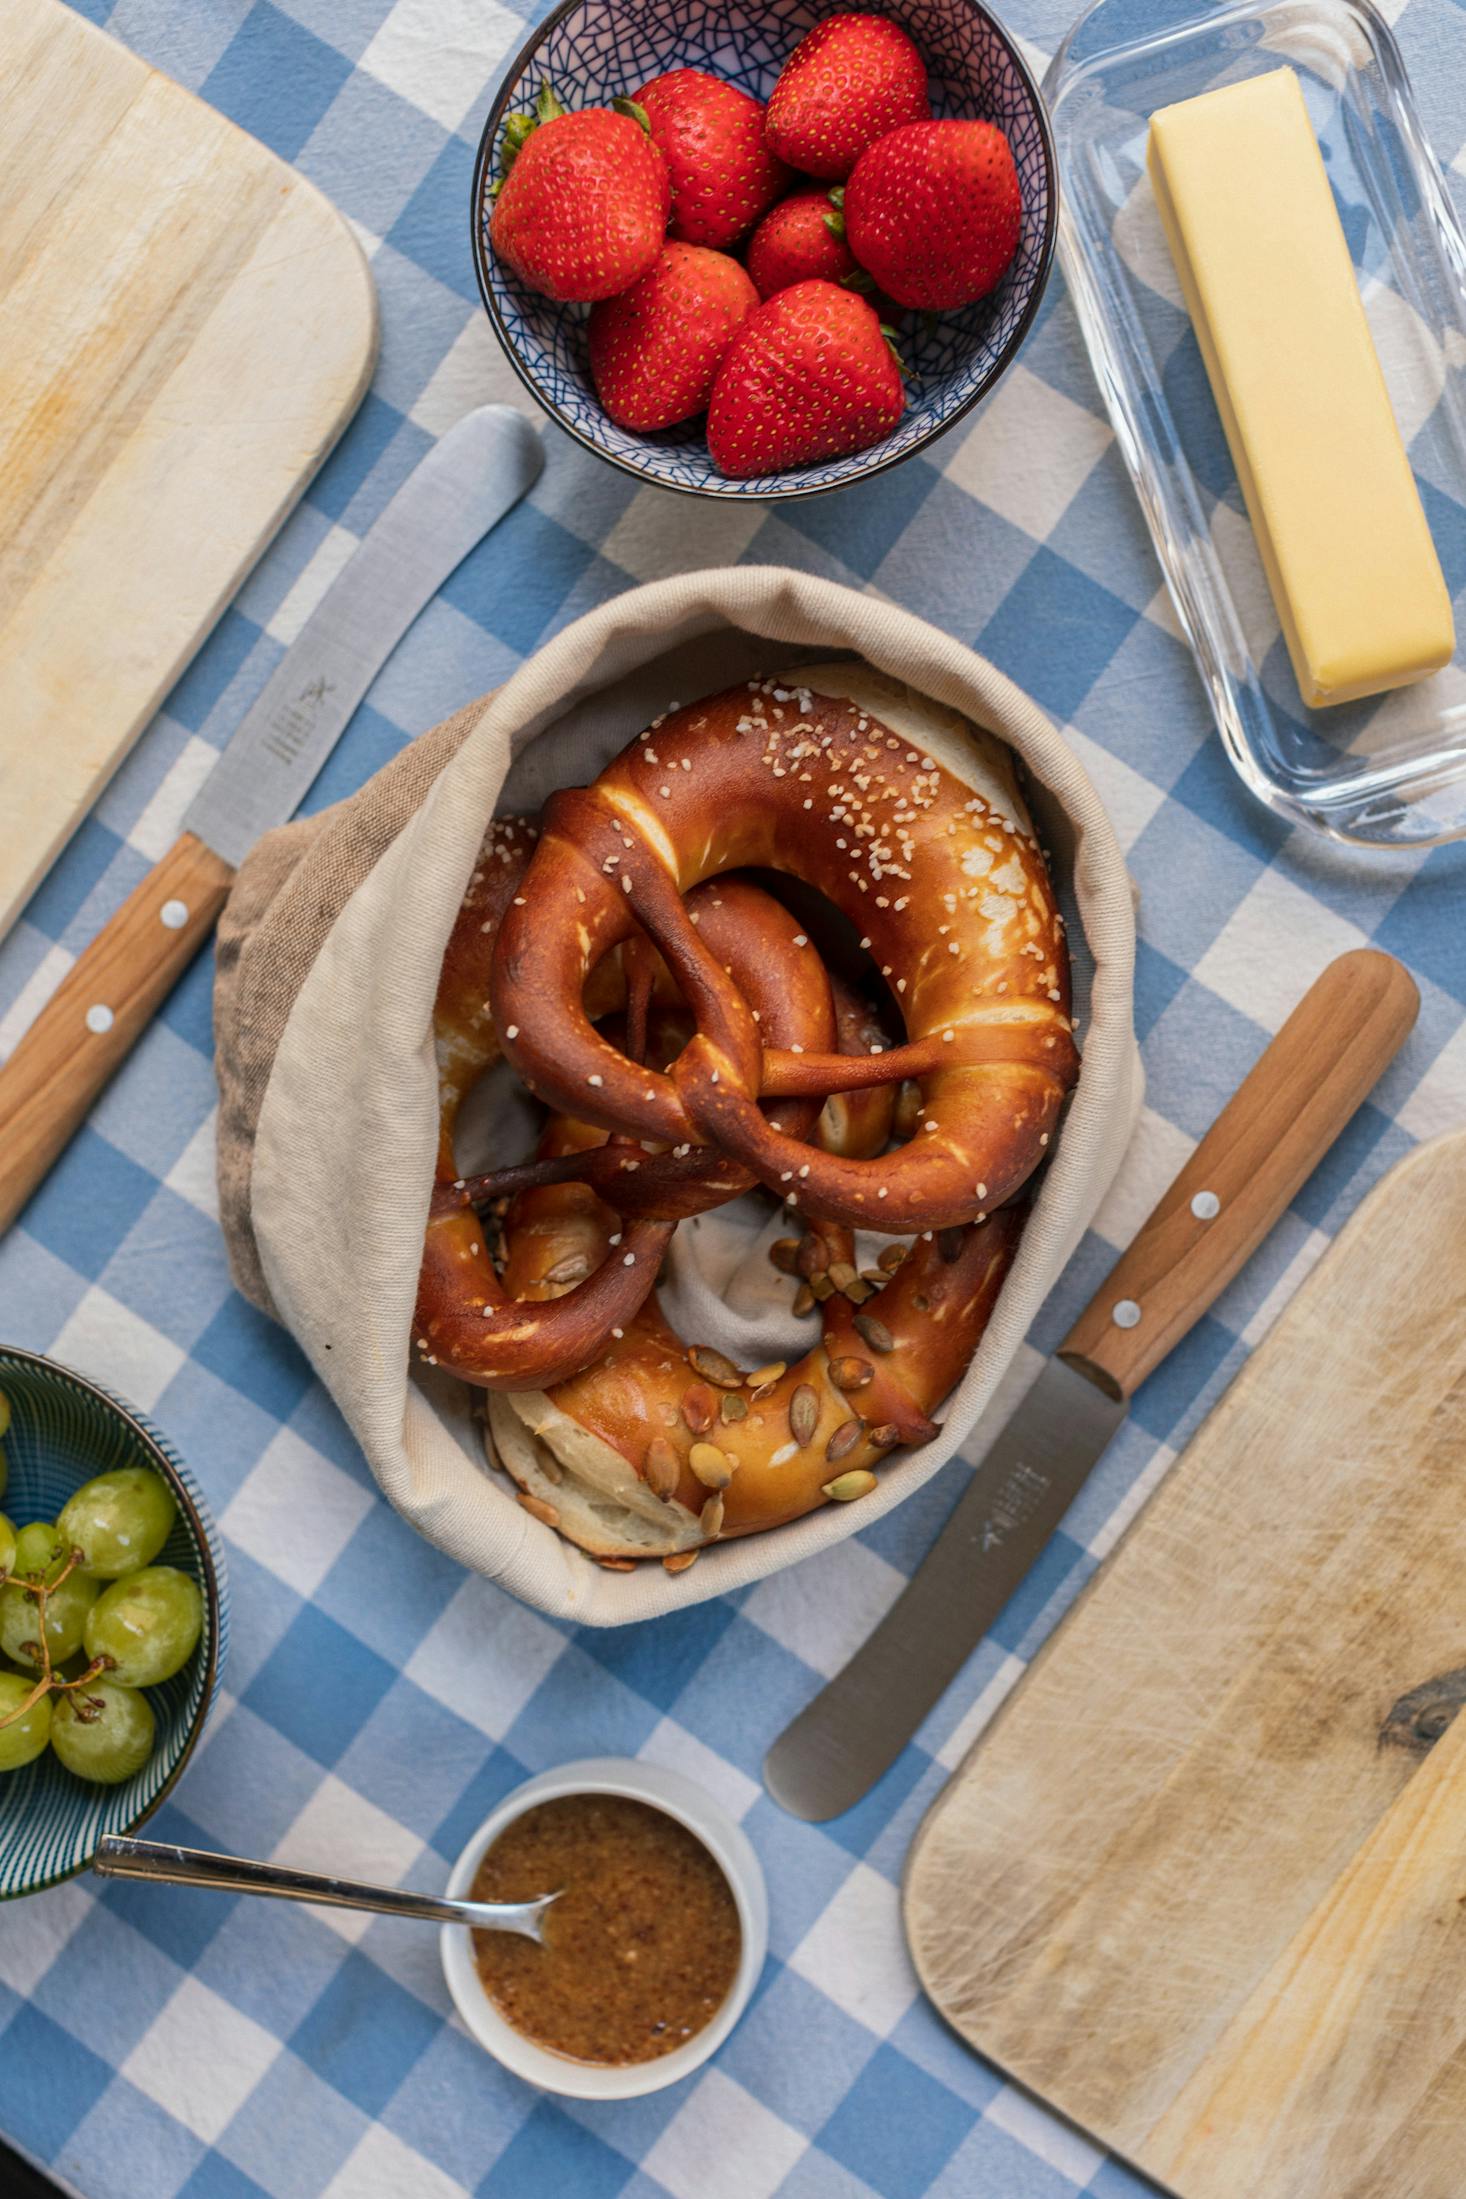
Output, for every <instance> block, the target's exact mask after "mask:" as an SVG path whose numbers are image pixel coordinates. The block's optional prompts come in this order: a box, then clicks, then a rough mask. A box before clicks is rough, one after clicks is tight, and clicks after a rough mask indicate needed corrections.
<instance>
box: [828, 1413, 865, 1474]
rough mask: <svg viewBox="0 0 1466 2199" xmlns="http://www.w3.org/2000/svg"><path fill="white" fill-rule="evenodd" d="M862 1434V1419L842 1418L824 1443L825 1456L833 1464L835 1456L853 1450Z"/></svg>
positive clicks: (840, 1455)
mask: <svg viewBox="0 0 1466 2199" xmlns="http://www.w3.org/2000/svg"><path fill="white" fill-rule="evenodd" d="M864 1434H865V1422H864V1421H863V1420H842V1421H841V1423H840V1425H839V1427H838V1428H837V1429H836V1430H835V1432H834V1434H833V1435H832V1436H831V1437H830V1440H829V1442H828V1443H827V1444H826V1445H825V1457H826V1458H827V1459H829V1461H830V1462H831V1464H832V1465H833V1464H834V1462H835V1460H836V1459H837V1458H843V1457H844V1456H845V1454H846V1452H847V1451H853V1450H854V1448H855V1446H856V1444H857V1443H858V1442H859V1441H860V1439H861V1437H862V1436H863V1435H864Z"/></svg>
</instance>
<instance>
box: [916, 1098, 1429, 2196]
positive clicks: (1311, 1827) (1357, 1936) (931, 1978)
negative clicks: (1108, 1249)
mask: <svg viewBox="0 0 1466 2199" xmlns="http://www.w3.org/2000/svg"><path fill="white" fill-rule="evenodd" d="M1463 1695H1466V1133H1457V1134H1453V1135H1452V1136H1450V1137H1448V1138H1442V1139H1439V1140H1437V1141H1436V1142H1435V1143H1433V1144H1431V1145H1427V1146H1423V1147H1421V1148H1419V1149H1418V1150H1417V1151H1415V1152H1414V1153H1412V1154H1410V1155H1409V1156H1408V1157H1407V1158H1406V1159H1405V1160H1403V1161H1401V1162H1400V1163H1399V1165H1398V1166H1397V1167H1396V1168H1394V1169H1393V1170H1392V1171H1391V1172H1390V1174H1389V1175H1388V1176H1386V1177H1385V1179H1384V1180H1383V1182H1382V1183H1380V1184H1379V1185H1378V1186H1377V1188H1376V1189H1375V1190H1374V1191H1373V1192H1372V1193H1371V1195H1370V1196H1369V1197H1368V1198H1367V1199H1366V1200H1365V1202H1364V1204H1363V1205H1362V1207H1361V1208H1360V1210H1359V1212H1358V1213H1357V1214H1356V1215H1355V1216H1354V1217H1353V1218H1352V1219H1351V1221H1350V1222H1349V1224H1348V1225H1347V1227H1346V1228H1345V1229H1344V1230H1343V1232H1342V1233H1341V1235H1340V1237H1339V1238H1338V1240H1337V1242H1336V1243H1335V1244H1334V1246H1333V1247H1332V1248H1331V1249H1330V1251H1329V1252H1328V1253H1327V1254H1325V1256H1324V1258H1323V1260H1322V1261H1321V1262H1320V1264H1319V1265H1318V1267H1317V1268H1316V1269H1315V1270H1314V1271H1313V1273H1312V1274H1311V1275H1310V1276H1309V1277H1308V1278H1307V1280H1306V1281H1305V1282H1304V1283H1303V1285H1302V1287H1301V1288H1300V1289H1299V1291H1298V1292H1297V1294H1296V1295H1295V1297H1294V1298H1293V1300H1292V1302H1291V1304H1290V1305H1289V1306H1288V1308H1287V1310H1286V1311H1285V1313H1284V1314H1283V1316H1282V1318H1281V1319H1280V1320H1279V1321H1278V1322H1277V1323H1276V1325H1275V1326H1274V1327H1273V1329H1272V1330H1271V1332H1270V1333H1269V1334H1268V1336H1267V1337H1266V1338H1265V1339H1264V1341H1263V1342H1262V1344H1260V1345H1259V1347H1258V1348H1257V1350H1256V1351H1255V1352H1254V1353H1253V1355H1252V1357H1251V1359H1250V1360H1249V1361H1248V1363H1247V1365H1246V1366H1245V1367H1244V1368H1243V1370H1242V1372H1241V1373H1240V1374H1239V1375H1238V1377H1237V1379H1236V1380H1235V1381H1234V1382H1233V1384H1232V1386H1231V1388H1230V1389H1229V1390H1228V1391H1227V1393H1226V1395H1225V1396H1224V1397H1223V1398H1222V1400H1221V1402H1220V1404H1218V1406H1217V1407H1216V1409H1215V1410H1214V1411H1213V1413H1212V1414H1211V1416H1210V1417H1209V1419H1208V1420H1207V1421H1206V1423H1205V1425H1204V1426H1203V1427H1202V1428H1201V1430H1200V1431H1199V1433H1198V1434H1197V1436H1196V1438H1195V1439H1194V1441H1193V1442H1192V1444H1191V1445H1190V1448H1189V1449H1188V1450H1187V1451H1186V1453H1185V1455H1184V1456H1183V1457H1182V1458H1181V1459H1180V1460H1179V1461H1178V1463H1177V1464H1176V1466H1175V1467H1174V1468H1173V1469H1172V1471H1171V1473H1170V1475H1169V1476H1168V1477H1167V1479H1166V1481H1165V1482H1164V1483H1163V1484H1162V1486H1161V1489H1160V1491H1159V1493H1158V1494H1157V1495H1156V1497H1155V1498H1154V1499H1153V1500H1152V1501H1151V1503H1150V1505H1149V1506H1148V1508H1147V1509H1146V1510H1145V1511H1144V1512H1143V1513H1142V1514H1141V1516H1140V1518H1139V1520H1138V1521H1137V1522H1136V1524H1135V1525H1134V1526H1132V1527H1131V1529H1130V1531H1129V1533H1128V1534H1127V1535H1126V1537H1125V1539H1124V1540H1123V1542H1122V1543H1121V1544H1120V1546H1119V1547H1118V1549H1117V1550H1116V1551H1115V1552H1114V1554H1113V1555H1112V1556H1111V1557H1110V1559H1109V1560H1108V1561H1107V1563H1106V1564H1105V1565H1104V1566H1103V1568H1102V1569H1101V1571H1100V1572H1099V1574H1098V1575H1097V1576H1096V1579H1095V1580H1094V1581H1093V1582H1092V1583H1091V1585H1090V1587H1089V1589H1088V1590H1087V1591H1086V1593H1085V1595H1084V1596H1083V1598H1082V1599H1081V1601H1080V1602H1079V1603H1078V1604H1077V1605H1076V1607H1075V1609H1074V1611H1073V1612H1072V1613H1071V1614H1070V1615H1069V1617H1068V1619H1067V1620H1066V1622H1065V1623H1064V1625H1063V1626H1062V1627H1061V1628H1060V1629H1059V1630H1058V1633H1057V1634H1056V1635H1055V1637H1054V1638H1053V1639H1052V1641H1051V1642H1050V1643H1049V1644H1048V1645H1047V1646H1046V1648H1045V1649H1044V1651H1043V1652H1042V1653H1041V1655H1040V1656H1039V1657H1038V1658H1037V1659H1036V1660H1035V1662H1034V1665H1033V1667H1032V1669H1031V1670H1030V1672H1029V1673H1028V1674H1027V1675H1026V1676H1025V1678H1024V1680H1023V1681H1022V1682H1021V1683H1020V1685H1019V1686H1018V1687H1017V1688H1016V1689H1015V1691H1014V1693H1013V1695H1012V1696H1011V1697H1010V1699H1009V1700H1008V1702H1007V1703H1006V1704H1005V1705H1004V1707H1003V1709H1002V1710H1001V1711H1000V1712H999V1714H998V1716H997V1718H996V1719H995V1721H994V1723H993V1725H992V1726H991V1727H990V1728H989V1730H988V1732H987V1733H986V1734H985V1735H984V1736H983V1738H982V1739H981V1740H980V1741H979V1742H978V1743H977V1745H976V1747H975V1748H974V1749H973V1751H972V1752H971V1753H970V1755H969V1756H968V1757H967V1760H966V1762H965V1763H964V1764H963V1765H962V1767H961V1769H960V1770H959V1771H958V1772H957V1774H956V1775H955V1777H954V1778H953V1780H952V1781H951V1783H950V1785H949V1786H948V1787H947V1788H946V1789H945V1790H944V1791H943V1793H942V1795H941V1796H940V1797H939V1799H938V1800H937V1802H936V1804H935V1806H934V1807H933V1809H932V1810H931V1812H930V1814H929V1815H928V1817H927V1819H926V1821H925V1823H924V1825H923V1826H922V1828H921V1830H920V1832H919V1833H918V1835H917V1839H916V1843H915V1846H914V1848H913V1850H912V1855H911V1860H910V1864H909V1868H908V1875H907V1883H906V1897H905V1898H906V1922H907V1929H908V1933H909V1937H910V1941H911V1947H912V1951H913V1954H914V1956H915V1960H916V1965H917V1968H918V1970H919V1972H920V1974H921V1978H922V1982H923V1984H924V1985H925V1986H926V1989H927V1991H928V1992H929V1993H930V1994H931V1996H932V1998H933V2000H934V2001H935V2002H936V2004H937V2006H938V2007H939V2008H940V2009H941V2011H942V2012H943V2014H944V2015H945V2016H946V2017H947V2018H948V2019H949V2021H950V2022H951V2023H953V2024H954V2025H955V2026H956V2028H957V2029H958V2031H960V2032H961V2033H962V2035H963V2037H964V2038H966V2039H967V2040H968V2041H969V2042H970V2043H971V2044H972V2045H973V2046H974V2047H976V2048H977V2049H978V2050H979V2051H980V2052H981V2053H983V2054H985V2055H987V2056H989V2057H990V2058H991V2059H992V2060H993V2061H995V2062H997V2063H998V2064H1000V2065H1001V2067H1002V2068H1003V2069H1005V2070H1006V2071H1007V2072H1008V2073H1009V2074H1010V2075H1011V2076H1013V2077H1015V2078H1017V2079H1018V2080H1020V2081H1021V2082H1022V2083H1023V2084H1025V2085H1027V2086H1029V2087H1030V2088H1031V2089H1032V2090H1033V2091H1035V2092H1037V2093H1039V2094H1041V2095H1042V2096H1043V2098H1044V2099H1045V2100H1047V2101H1048V2102H1049V2103H1050V2104H1051V2105H1052V2106H1054V2107H1055V2108H1057V2109H1058V2110H1060V2112H1061V2113H1063V2114H1065V2115H1067V2116H1069V2117H1070V2118H1072V2119H1073V2120H1074V2121H1075V2122H1077V2123H1079V2124H1081V2125H1083V2127H1084V2128H1085V2129H1086V2130H1088V2131H1090V2132H1091V2133H1092V2134H1093V2135H1094V2136H1095V2137H1096V2138H1097V2139H1099V2140H1101V2141H1102V2142H1103V2143H1104V2144H1105V2145H1107V2146H1109V2147H1111V2148H1113V2149H1114V2150H1115V2151H1116V2152H1118V2153H1119V2154H1121V2155H1123V2156H1124V2157H1126V2158H1127V2159H1128V2160H1130V2161H1131V2162H1133V2163H1134V2164H1135V2165H1136V2166H1137V2167H1138V2168H1139V2169H1141V2170H1142V2171H1144V2172H1145V2173H1147V2174H1149V2175H1150V2176H1152V2177H1154V2178H1155V2179H1156V2180H1157V2181H1158V2182H1159V2183H1161V2184H1162V2185H1164V2186H1165V2187H1167V2188H1168V2189H1169V2190H1171V2191H1174V2192H1176V2193H1179V2194H1182V2195H1183V2199H1461V2194H1462V2192H1463V2191H1466V1718H1462V1719H1460V1720H1459V1721H1457V1722H1456V1723H1455V1724H1454V1725H1452V1724H1451V1723H1450V1720H1451V1717H1452V1714H1453V1712H1454V1710H1455V1708H1456V1707H1457V1706H1458V1705H1459V1703H1460V1701H1461V1700H1462V1697H1463ZM1442 1732H1444V1734H1445V1738H1444V1739H1440V1740H1439V1741H1438V1744H1437V1745H1435V1746H1432V1745H1431V1743H1432V1740H1433V1739H1434V1737H1435V1736H1437V1735H1438V1734H1440V1733H1442Z"/></svg>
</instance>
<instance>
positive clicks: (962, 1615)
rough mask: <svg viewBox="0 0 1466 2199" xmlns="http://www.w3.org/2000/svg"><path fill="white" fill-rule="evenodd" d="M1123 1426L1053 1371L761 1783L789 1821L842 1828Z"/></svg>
mask: <svg viewBox="0 0 1466 2199" xmlns="http://www.w3.org/2000/svg"><path fill="white" fill-rule="evenodd" d="M1124 1417H1125V1406H1124V1403H1123V1401H1122V1400H1121V1399H1120V1398H1118V1397H1107V1396H1106V1395H1105V1393H1104V1392H1103V1391H1102V1390H1099V1389H1096V1387H1095V1385H1094V1383H1093V1382H1091V1381H1090V1380H1089V1378H1088V1377H1087V1376H1086V1375H1083V1374H1080V1373H1079V1372H1078V1371H1077V1370H1076V1369H1075V1368H1073V1367H1070V1366H1067V1365H1066V1364H1065V1362H1064V1361H1063V1360H1062V1359H1050V1360H1048V1361H1047V1362H1046V1364H1045V1365H1044V1366H1043V1367H1042V1368H1041V1369H1040V1371H1039V1375H1038V1379H1037V1381H1036V1382H1035V1383H1034V1385H1033V1387H1032V1389H1031V1390H1029V1392H1028V1394H1027V1396H1026V1397H1025V1398H1024V1400H1023V1402H1022V1404H1021V1405H1020V1406H1019V1407H1018V1410H1017V1411H1016V1412H1015V1413H1014V1415H1013V1418H1012V1419H1011V1420H1010V1421H1009V1422H1008V1425H1007V1427H1006V1428H1004V1429H1003V1431H1002V1433H1001V1434H1000V1435H999V1436H998V1438H997V1440H996V1442H995V1443H994V1444H993V1447H992V1449H991V1450H990V1451H989V1452H988V1454H987V1456H986V1458H984V1459H983V1461H982V1463H981V1465H980V1466H979V1467H978V1469H977V1471H976V1472H975V1473H974V1475H973V1477H972V1480H971V1482H970V1483H969V1485H968V1487H967V1489H966V1490H965V1491H964V1493H963V1495H962V1497H961V1498H960V1499H959V1501H958V1503H957V1505H956V1507H955V1509H954V1510H953V1513H952V1516H951V1518H950V1519H949V1520H948V1521H947V1524H946V1526H945V1527H944V1528H943V1529H942V1531H941V1533H940V1534H939V1535H938V1537H937V1539H936V1541H935V1543H934V1544H933V1545H932V1548H931V1552H930V1554H929V1555H928V1557H927V1558H926V1559H925V1561H924V1563H923V1564H921V1565H920V1566H918V1568H917V1570H916V1572H915V1573H914V1574H913V1575H912V1577H911V1579H910V1580H909V1581H908V1582H907V1584H906V1586H905V1588H903V1589H902V1591H901V1593H900V1595H899V1596H898V1597H897V1598H896V1601H895V1602H894V1603H893V1604H892V1606H891V1608H890V1610H889V1611H888V1612H887V1613H886V1615H885V1617H884V1618H883V1619H882V1620H881V1622H880V1624H879V1625H878V1626H877V1627H876V1629H875V1631H874V1632H873V1633H872V1634H871V1635H870V1637H869V1639H868V1640H867V1641H865V1642H864V1643H863V1644H862V1645H861V1647H860V1648H859V1649H858V1650H857V1651H856V1653H855V1655H854V1656H853V1657H852V1658H851V1660H850V1662H849V1663H848V1664H847V1665H846V1666H845V1667H844V1668H843V1670H842V1671H840V1672H837V1673H836V1675H835V1677H834V1679H833V1680H831V1681H830V1683H829V1685H828V1686H827V1687H825V1688H822V1689H821V1690H820V1692H819V1694H818V1695H816V1696H815V1698H814V1700H813V1702H811V1703H809V1704H808V1705H807V1706H806V1707H805V1709H803V1710H802V1711H801V1712H800V1714H799V1716H798V1717H797V1718H796V1719H795V1720H794V1721H793V1723H792V1724H791V1725H788V1726H786V1727H785V1729H784V1731H783V1732H782V1733H781V1734H780V1736H779V1738H778V1740H777V1741H776V1742H775V1743H774V1745H773V1747H772V1748H771V1749H770V1750H769V1753H768V1755H767V1757H766V1758H765V1760H764V1784H765V1785H766V1786H767V1788H768V1790H769V1792H770V1794H771V1795H772V1796H773V1798H774V1800H775V1801H776V1802H778V1803H781V1804H782V1805H783V1807H784V1808H785V1809H786V1810H788V1811H789V1812H790V1813H791V1815H793V1816H795V1817H804V1818H811V1819H820V1818H826V1817H838V1816H839V1815H840V1813H841V1811H842V1810H848V1809H850V1808H852V1807H853V1806H854V1804H855V1803H857V1802H858V1801H859V1800H860V1798H861V1796H862V1795H863V1794H865V1793H866V1792H867V1791H868V1789H869V1788H870V1787H872V1786H873V1785H874V1784H875V1782H876V1780H877V1779H879V1778H880V1777H881V1774H882V1773H883V1772H885V1771H887V1770H889V1768H890V1766H891V1765H892V1764H894V1762H895V1761H896V1758H897V1757H898V1756H899V1755H900V1753H901V1751H902V1749H903V1748H904V1747H905V1746H906V1743H907V1742H908V1741H909V1740H910V1738H911V1736H912V1734H913V1733H914V1732H915V1731H916V1729H917V1727H918V1726H919V1725H920V1724H921V1721H922V1719H923V1718H924V1717H925V1716H926V1714H927V1712H928V1711H929V1710H930V1709H931V1707H932V1705H933V1703H935V1702H936V1701H937V1700H938V1699H939V1698H940V1697H941V1696H942V1695H943V1694H944V1693H945V1692H946V1689H947V1687H948V1685H949V1684H950V1682H951V1681H952V1680H953V1679H955V1677H956V1675H957V1673H958V1672H959V1671H960V1670H961V1668H962V1666H963V1665H964V1664H965V1663H966V1662H967V1659H968V1657H969V1656H970V1655H971V1653H972V1651H973V1650H974V1649H975V1648H976V1647H977V1644H978V1643H979V1642H980V1641H981V1640H982V1637H983V1635H984V1634H986V1633H987V1631H988V1629H989V1628H990V1627H991V1626H992V1625H993V1623H994V1621H995V1620H996V1619H997V1618H998V1617H999V1616H1000V1614H1001V1613H1002V1610H1003V1607H1004V1605H1005V1604H1006V1603H1007V1601H1008V1599H1009V1597H1010V1596H1011V1595H1012V1594H1013V1592H1014V1590H1015V1589H1016V1588H1017V1587H1018V1586H1019V1585H1020V1583H1021V1582H1022V1581H1023V1579H1024V1578H1025V1576H1026V1575H1027V1573H1028V1571H1029V1568H1030V1567H1031V1566H1032V1565H1033V1562H1034V1560H1035V1559H1036V1558H1037V1557H1038V1555H1039V1553H1040V1551H1041V1550H1042V1549H1043V1547H1044V1545H1045V1543H1046V1542H1047V1541H1048V1539H1049V1537H1050V1535H1052V1534H1053V1532H1054V1530H1055V1528H1056V1527H1057V1526H1058V1525H1059V1522H1060V1521H1061V1520H1062V1518H1063V1517H1064V1514H1065V1513H1066V1512H1067V1511H1068V1509H1069V1506H1070V1505H1071V1504H1072V1502H1073V1501H1074V1498H1075V1496H1076V1495H1077V1494H1078V1492H1079V1489H1080V1488H1081V1486H1082V1484H1083V1482H1084V1480H1085V1477H1086V1476H1087V1475H1088V1473H1089V1471H1090V1468H1091V1467H1092V1466H1093V1465H1094V1464H1095V1461H1096V1460H1097V1459H1098V1458H1099V1456H1100V1453H1101V1452H1102V1451H1103V1450H1104V1448H1105V1446H1106V1444H1107V1443H1108V1442H1109V1440H1110V1438H1111V1436H1112V1435H1113V1434H1114V1433H1115V1430H1116V1429H1117V1428H1118V1427H1119V1425H1120V1423H1121V1421H1122V1420H1123V1419H1124Z"/></svg>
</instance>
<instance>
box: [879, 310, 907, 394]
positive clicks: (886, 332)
mask: <svg viewBox="0 0 1466 2199" xmlns="http://www.w3.org/2000/svg"><path fill="white" fill-rule="evenodd" d="M881 334H882V335H883V336H884V337H885V339H886V349H887V351H889V352H890V354H891V357H892V358H893V359H894V360H895V362H896V372H897V373H898V374H899V375H900V377H901V379H902V381H903V382H909V381H910V379H911V370H910V368H909V367H908V366H907V364H906V361H905V360H904V359H903V358H902V356H901V353H900V351H899V350H898V348H897V345H896V331H895V329H894V328H887V326H886V324H885V322H884V321H882V323H881Z"/></svg>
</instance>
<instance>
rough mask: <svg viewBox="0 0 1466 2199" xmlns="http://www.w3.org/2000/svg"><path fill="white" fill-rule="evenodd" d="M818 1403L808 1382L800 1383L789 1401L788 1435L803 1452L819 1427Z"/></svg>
mask: <svg viewBox="0 0 1466 2199" xmlns="http://www.w3.org/2000/svg"><path fill="white" fill-rule="evenodd" d="M819 1419H820V1401H819V1399H818V1397H817V1396H816V1395H815V1393H814V1390H813V1389H812V1388H811V1387H810V1385H809V1383H808V1382H801V1383H800V1385H799V1387H798V1389H797V1390H796V1391H795V1392H794V1395H793V1396H792V1397H791V1398H790V1400H789V1433H790V1434H791V1435H792V1436H793V1438H794V1440H795V1442H796V1443H797V1444H798V1445H799V1448H800V1449H801V1450H803V1448H804V1446H805V1444H806V1443H808V1441H809V1439H810V1437H811V1436H812V1435H813V1434H814V1431H815V1429H816V1428H817V1427H818V1426H819Z"/></svg>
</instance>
